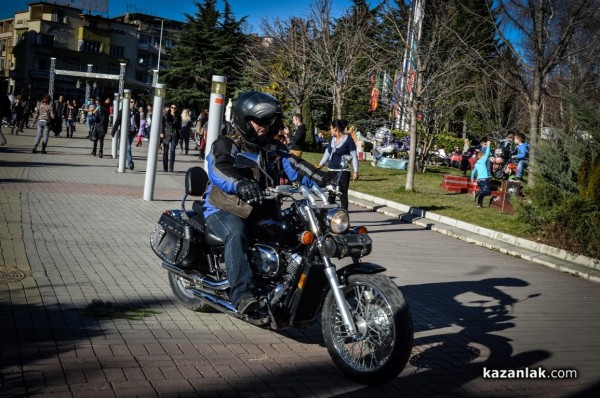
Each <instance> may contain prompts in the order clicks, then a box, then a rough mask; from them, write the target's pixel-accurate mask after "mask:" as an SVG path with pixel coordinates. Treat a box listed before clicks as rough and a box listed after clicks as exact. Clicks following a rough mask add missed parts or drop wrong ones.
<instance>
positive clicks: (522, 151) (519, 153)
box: [512, 133, 529, 181]
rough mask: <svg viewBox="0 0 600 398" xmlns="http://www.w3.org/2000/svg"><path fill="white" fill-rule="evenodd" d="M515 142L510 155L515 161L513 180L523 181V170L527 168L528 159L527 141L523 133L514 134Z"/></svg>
mask: <svg viewBox="0 0 600 398" xmlns="http://www.w3.org/2000/svg"><path fill="white" fill-rule="evenodd" d="M515 144H516V145H517V147H516V148H515V151H514V153H513V155H512V159H514V160H516V161H517V162H518V163H517V174H516V175H515V180H518V181H523V172H524V171H525V169H526V168H527V165H528V164H527V162H528V161H529V143H528V142H525V135H524V134H522V133H517V134H515Z"/></svg>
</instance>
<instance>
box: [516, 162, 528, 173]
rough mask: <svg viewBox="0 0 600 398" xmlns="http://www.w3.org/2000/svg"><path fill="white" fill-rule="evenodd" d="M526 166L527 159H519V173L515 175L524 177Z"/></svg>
mask: <svg viewBox="0 0 600 398" xmlns="http://www.w3.org/2000/svg"><path fill="white" fill-rule="evenodd" d="M526 168H527V159H521V160H519V163H518V164H517V174H516V175H515V177H516V178H523V172H524V171H525V169H526Z"/></svg>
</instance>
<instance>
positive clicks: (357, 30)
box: [309, 0, 372, 119]
mask: <svg viewBox="0 0 600 398" xmlns="http://www.w3.org/2000/svg"><path fill="white" fill-rule="evenodd" d="M331 4H332V1H331V0H317V1H316V3H314V4H313V5H312V6H311V11H310V17H309V19H310V20H312V21H313V22H314V26H313V30H314V40H315V45H314V46H312V47H311V50H312V53H311V59H312V61H313V62H314V63H315V64H316V66H317V67H318V68H319V69H320V70H321V71H322V73H323V76H322V83H323V85H324V86H325V87H326V88H327V93H328V95H329V98H328V99H330V100H331V101H332V104H333V113H334V115H335V117H336V118H340V119H341V118H342V109H343V107H344V101H345V99H346V96H347V94H348V93H349V92H350V91H351V90H352V89H353V88H354V87H357V86H359V85H364V84H365V83H366V82H368V74H367V73H365V74H364V75H359V74H358V73H357V65H358V64H359V62H360V61H361V60H362V59H364V58H365V57H366V56H367V51H369V49H370V46H369V45H368V36H369V34H370V32H371V28H372V26H371V24H370V20H371V13H370V12H369V10H368V7H367V5H366V2H365V1H364V0H362V1H360V0H355V1H354V6H353V7H352V8H351V10H350V12H349V13H347V14H345V15H343V16H342V17H340V18H338V19H334V18H333V17H332V15H331Z"/></svg>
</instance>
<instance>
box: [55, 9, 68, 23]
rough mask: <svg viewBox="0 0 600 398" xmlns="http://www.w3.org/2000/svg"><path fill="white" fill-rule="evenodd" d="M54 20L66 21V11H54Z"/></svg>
mask: <svg viewBox="0 0 600 398" xmlns="http://www.w3.org/2000/svg"><path fill="white" fill-rule="evenodd" d="M52 22H59V23H66V20H65V12H64V11H63V10H55V11H54V12H53V13H52Z"/></svg>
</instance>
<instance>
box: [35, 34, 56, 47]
mask: <svg viewBox="0 0 600 398" xmlns="http://www.w3.org/2000/svg"><path fill="white" fill-rule="evenodd" d="M35 44H37V45H38V46H42V47H54V36H52V35H47V34H45V33H38V34H37V35H36V36H35Z"/></svg>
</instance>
